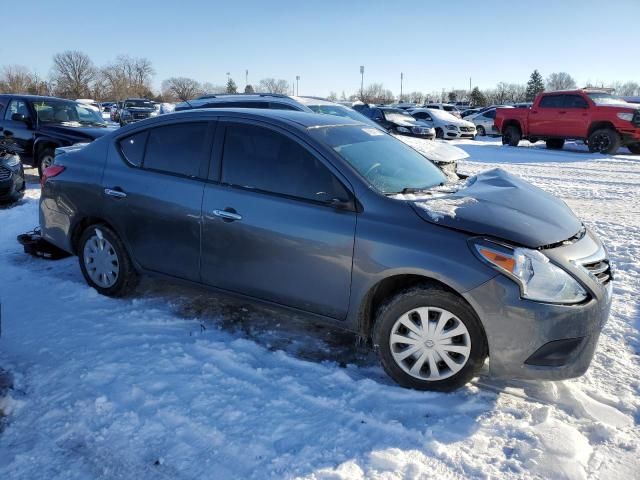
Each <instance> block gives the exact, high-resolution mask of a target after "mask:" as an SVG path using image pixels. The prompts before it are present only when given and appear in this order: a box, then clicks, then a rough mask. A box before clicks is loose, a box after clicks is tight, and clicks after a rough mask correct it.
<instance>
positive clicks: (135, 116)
mask: <svg viewBox="0 0 640 480" xmlns="http://www.w3.org/2000/svg"><path fill="white" fill-rule="evenodd" d="M148 116H149V114H148V113H134V114H133V118H135V119H137V120H140V119H143V118H147V117H148Z"/></svg>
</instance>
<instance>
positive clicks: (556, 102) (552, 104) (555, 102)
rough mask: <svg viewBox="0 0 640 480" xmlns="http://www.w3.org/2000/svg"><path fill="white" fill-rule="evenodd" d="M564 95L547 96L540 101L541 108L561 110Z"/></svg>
mask: <svg viewBox="0 0 640 480" xmlns="http://www.w3.org/2000/svg"><path fill="white" fill-rule="evenodd" d="M562 97H563V95H547V96H546V97H542V100H540V108H561V107H562Z"/></svg>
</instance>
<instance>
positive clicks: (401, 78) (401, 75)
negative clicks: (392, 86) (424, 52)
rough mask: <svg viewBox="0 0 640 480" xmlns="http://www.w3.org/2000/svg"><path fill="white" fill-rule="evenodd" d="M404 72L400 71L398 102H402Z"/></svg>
mask: <svg viewBox="0 0 640 480" xmlns="http://www.w3.org/2000/svg"><path fill="white" fill-rule="evenodd" d="M403 77H404V74H403V73H402V72H400V102H402V80H403Z"/></svg>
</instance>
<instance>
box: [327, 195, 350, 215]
mask: <svg viewBox="0 0 640 480" xmlns="http://www.w3.org/2000/svg"><path fill="white" fill-rule="evenodd" d="M329 205H331V206H332V207H333V208H335V209H336V210H346V211H350V212H355V210H356V205H355V203H354V201H353V199H349V200H345V199H344V198H332V199H331V200H329Z"/></svg>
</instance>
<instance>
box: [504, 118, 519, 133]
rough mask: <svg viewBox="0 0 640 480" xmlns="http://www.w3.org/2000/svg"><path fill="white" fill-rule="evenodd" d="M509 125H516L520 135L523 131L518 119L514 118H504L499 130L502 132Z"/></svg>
mask: <svg viewBox="0 0 640 480" xmlns="http://www.w3.org/2000/svg"><path fill="white" fill-rule="evenodd" d="M509 127H516V128H517V129H518V130H520V135H522V133H523V131H522V125H521V124H520V121H519V120H514V119H511V120H506V121H505V122H504V123H503V124H502V128H501V129H500V131H501V132H503V133H504V131H505V130H506V129H507V128H509Z"/></svg>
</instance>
